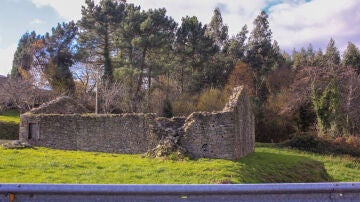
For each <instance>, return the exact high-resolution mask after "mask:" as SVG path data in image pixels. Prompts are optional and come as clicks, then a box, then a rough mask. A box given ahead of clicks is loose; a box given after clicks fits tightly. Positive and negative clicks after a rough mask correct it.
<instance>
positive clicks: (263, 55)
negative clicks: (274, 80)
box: [246, 11, 272, 75]
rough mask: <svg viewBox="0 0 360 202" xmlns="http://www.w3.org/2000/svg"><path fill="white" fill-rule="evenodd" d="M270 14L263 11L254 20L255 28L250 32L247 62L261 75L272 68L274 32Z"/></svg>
mask: <svg viewBox="0 0 360 202" xmlns="http://www.w3.org/2000/svg"><path fill="white" fill-rule="evenodd" d="M268 18H269V16H268V15H267V14H266V13H265V11H262V12H261V13H260V14H259V15H258V16H257V17H256V19H255V20H254V22H253V24H254V29H253V30H252V32H251V33H250V37H249V41H248V44H247V47H248V49H247V53H246V62H247V63H248V64H249V65H250V67H251V68H252V69H253V70H254V71H255V72H257V74H259V75H264V74H266V73H267V72H268V71H270V70H271V66H272V64H271V62H272V60H271V58H270V57H271V52H272V46H271V38H272V32H271V29H270V26H269V21H268Z"/></svg>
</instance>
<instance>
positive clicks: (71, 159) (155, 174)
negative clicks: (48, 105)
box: [0, 147, 360, 184]
mask: <svg viewBox="0 0 360 202" xmlns="http://www.w3.org/2000/svg"><path fill="white" fill-rule="evenodd" d="M353 160H354V159H350V158H345V159H344V158H341V157H331V156H322V155H316V154H312V153H304V152H298V151H294V150H286V149H276V148H270V147H258V148H257V149H256V153H254V154H251V155H249V156H248V157H246V158H244V159H242V160H240V161H238V162H233V161H227V160H219V159H218V160H210V159H199V160H196V161H190V160H187V161H167V160H157V159H147V158H141V156H140V155H119V154H104V153H93V152H74V151H59V150H50V149H45V148H36V149H23V150H5V149H1V148H0V182H3V183H11V182H13V183H102V184H107V183H114V184H124V183H126V184H127V183H135V184H148V183H155V184H162V183H166V184H189V183H191V184H195V183H199V184H202V183H229V182H230V183H260V182H265V183H266V182H321V181H360V166H359V164H358V163H356V162H354V161H353ZM323 163H324V165H325V168H326V171H327V172H326V171H325V169H324V167H323ZM327 173H328V174H329V175H327Z"/></svg>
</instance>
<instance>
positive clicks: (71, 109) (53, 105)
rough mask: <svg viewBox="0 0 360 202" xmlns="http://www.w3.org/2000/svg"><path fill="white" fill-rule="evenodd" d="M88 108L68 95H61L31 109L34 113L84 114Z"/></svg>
mask: <svg viewBox="0 0 360 202" xmlns="http://www.w3.org/2000/svg"><path fill="white" fill-rule="evenodd" d="M87 112H88V110H87V109H86V108H85V107H84V106H82V105H80V104H79V103H77V102H76V101H75V100H73V99H72V98H71V97H68V96H61V97H58V98H56V99H55V100H52V101H50V102H47V103H44V104H42V105H40V106H39V107H38V108H34V109H32V110H31V111H30V113H32V114H84V113H87Z"/></svg>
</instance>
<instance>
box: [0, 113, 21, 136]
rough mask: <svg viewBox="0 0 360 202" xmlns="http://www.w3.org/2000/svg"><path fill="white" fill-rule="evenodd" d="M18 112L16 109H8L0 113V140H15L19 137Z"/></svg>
mask: <svg viewBox="0 0 360 202" xmlns="http://www.w3.org/2000/svg"><path fill="white" fill-rule="evenodd" d="M19 122H20V114H19V112H18V111H15V110H10V111H6V112H2V113H1V114H0V140H1V139H10V140H15V139H18V137H19Z"/></svg>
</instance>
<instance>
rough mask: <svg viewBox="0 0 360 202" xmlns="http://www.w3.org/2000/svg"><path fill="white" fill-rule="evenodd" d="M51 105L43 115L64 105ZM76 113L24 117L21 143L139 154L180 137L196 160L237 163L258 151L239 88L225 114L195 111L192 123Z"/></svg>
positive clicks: (151, 116)
mask: <svg viewBox="0 0 360 202" xmlns="http://www.w3.org/2000/svg"><path fill="white" fill-rule="evenodd" d="M60 101H61V100H60ZM69 103H70V104H68V105H69V106H71V110H70V111H73V112H78V111H77V109H76V105H75V104H74V103H72V102H69ZM45 106H48V107H43V109H42V111H46V112H47V111H51V109H50V108H51V107H52V106H60V105H59V104H58V103H57V102H53V103H52V104H51V105H49V104H48V105H45ZM58 108H59V107H55V109H58ZM81 110H83V109H81ZM81 110H80V111H81ZM35 111H36V110H35ZM70 111H69V110H67V111H66V110H65V112H64V110H62V111H61V110H60V111H59V110H58V111H56V112H63V114H44V113H39V114H36V113H32V112H30V113H26V114H23V115H21V122H20V140H21V141H24V142H28V143H30V144H32V145H34V146H44V147H50V148H54V149H66V150H83V151H100V152H114V153H124V154H137V153H145V152H147V151H149V150H151V149H153V148H155V147H156V146H157V145H158V143H159V142H161V140H164V139H166V138H167V137H176V140H179V141H177V142H178V144H179V146H181V148H185V149H186V150H187V152H188V154H189V155H190V156H192V157H195V158H199V157H200V158H201V157H206V158H223V159H232V160H236V159H239V158H240V157H243V156H245V155H247V154H249V153H251V152H253V151H254V144H255V131H254V130H255V129H254V128H255V127H254V125H255V123H254V115H253V113H252V111H251V105H250V101H249V99H248V98H247V96H246V94H245V92H244V90H243V88H242V87H238V88H235V89H234V94H233V95H232V97H231V98H230V99H229V103H228V104H227V105H226V106H225V108H224V110H223V111H219V112H213V113H209V112H194V113H192V114H191V115H190V116H189V117H187V118H185V117H174V118H172V119H168V118H163V117H157V116H156V114H141V113H139V114H117V115H94V114H67V113H69V112H70ZM36 112H39V110H37V111H36Z"/></svg>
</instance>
